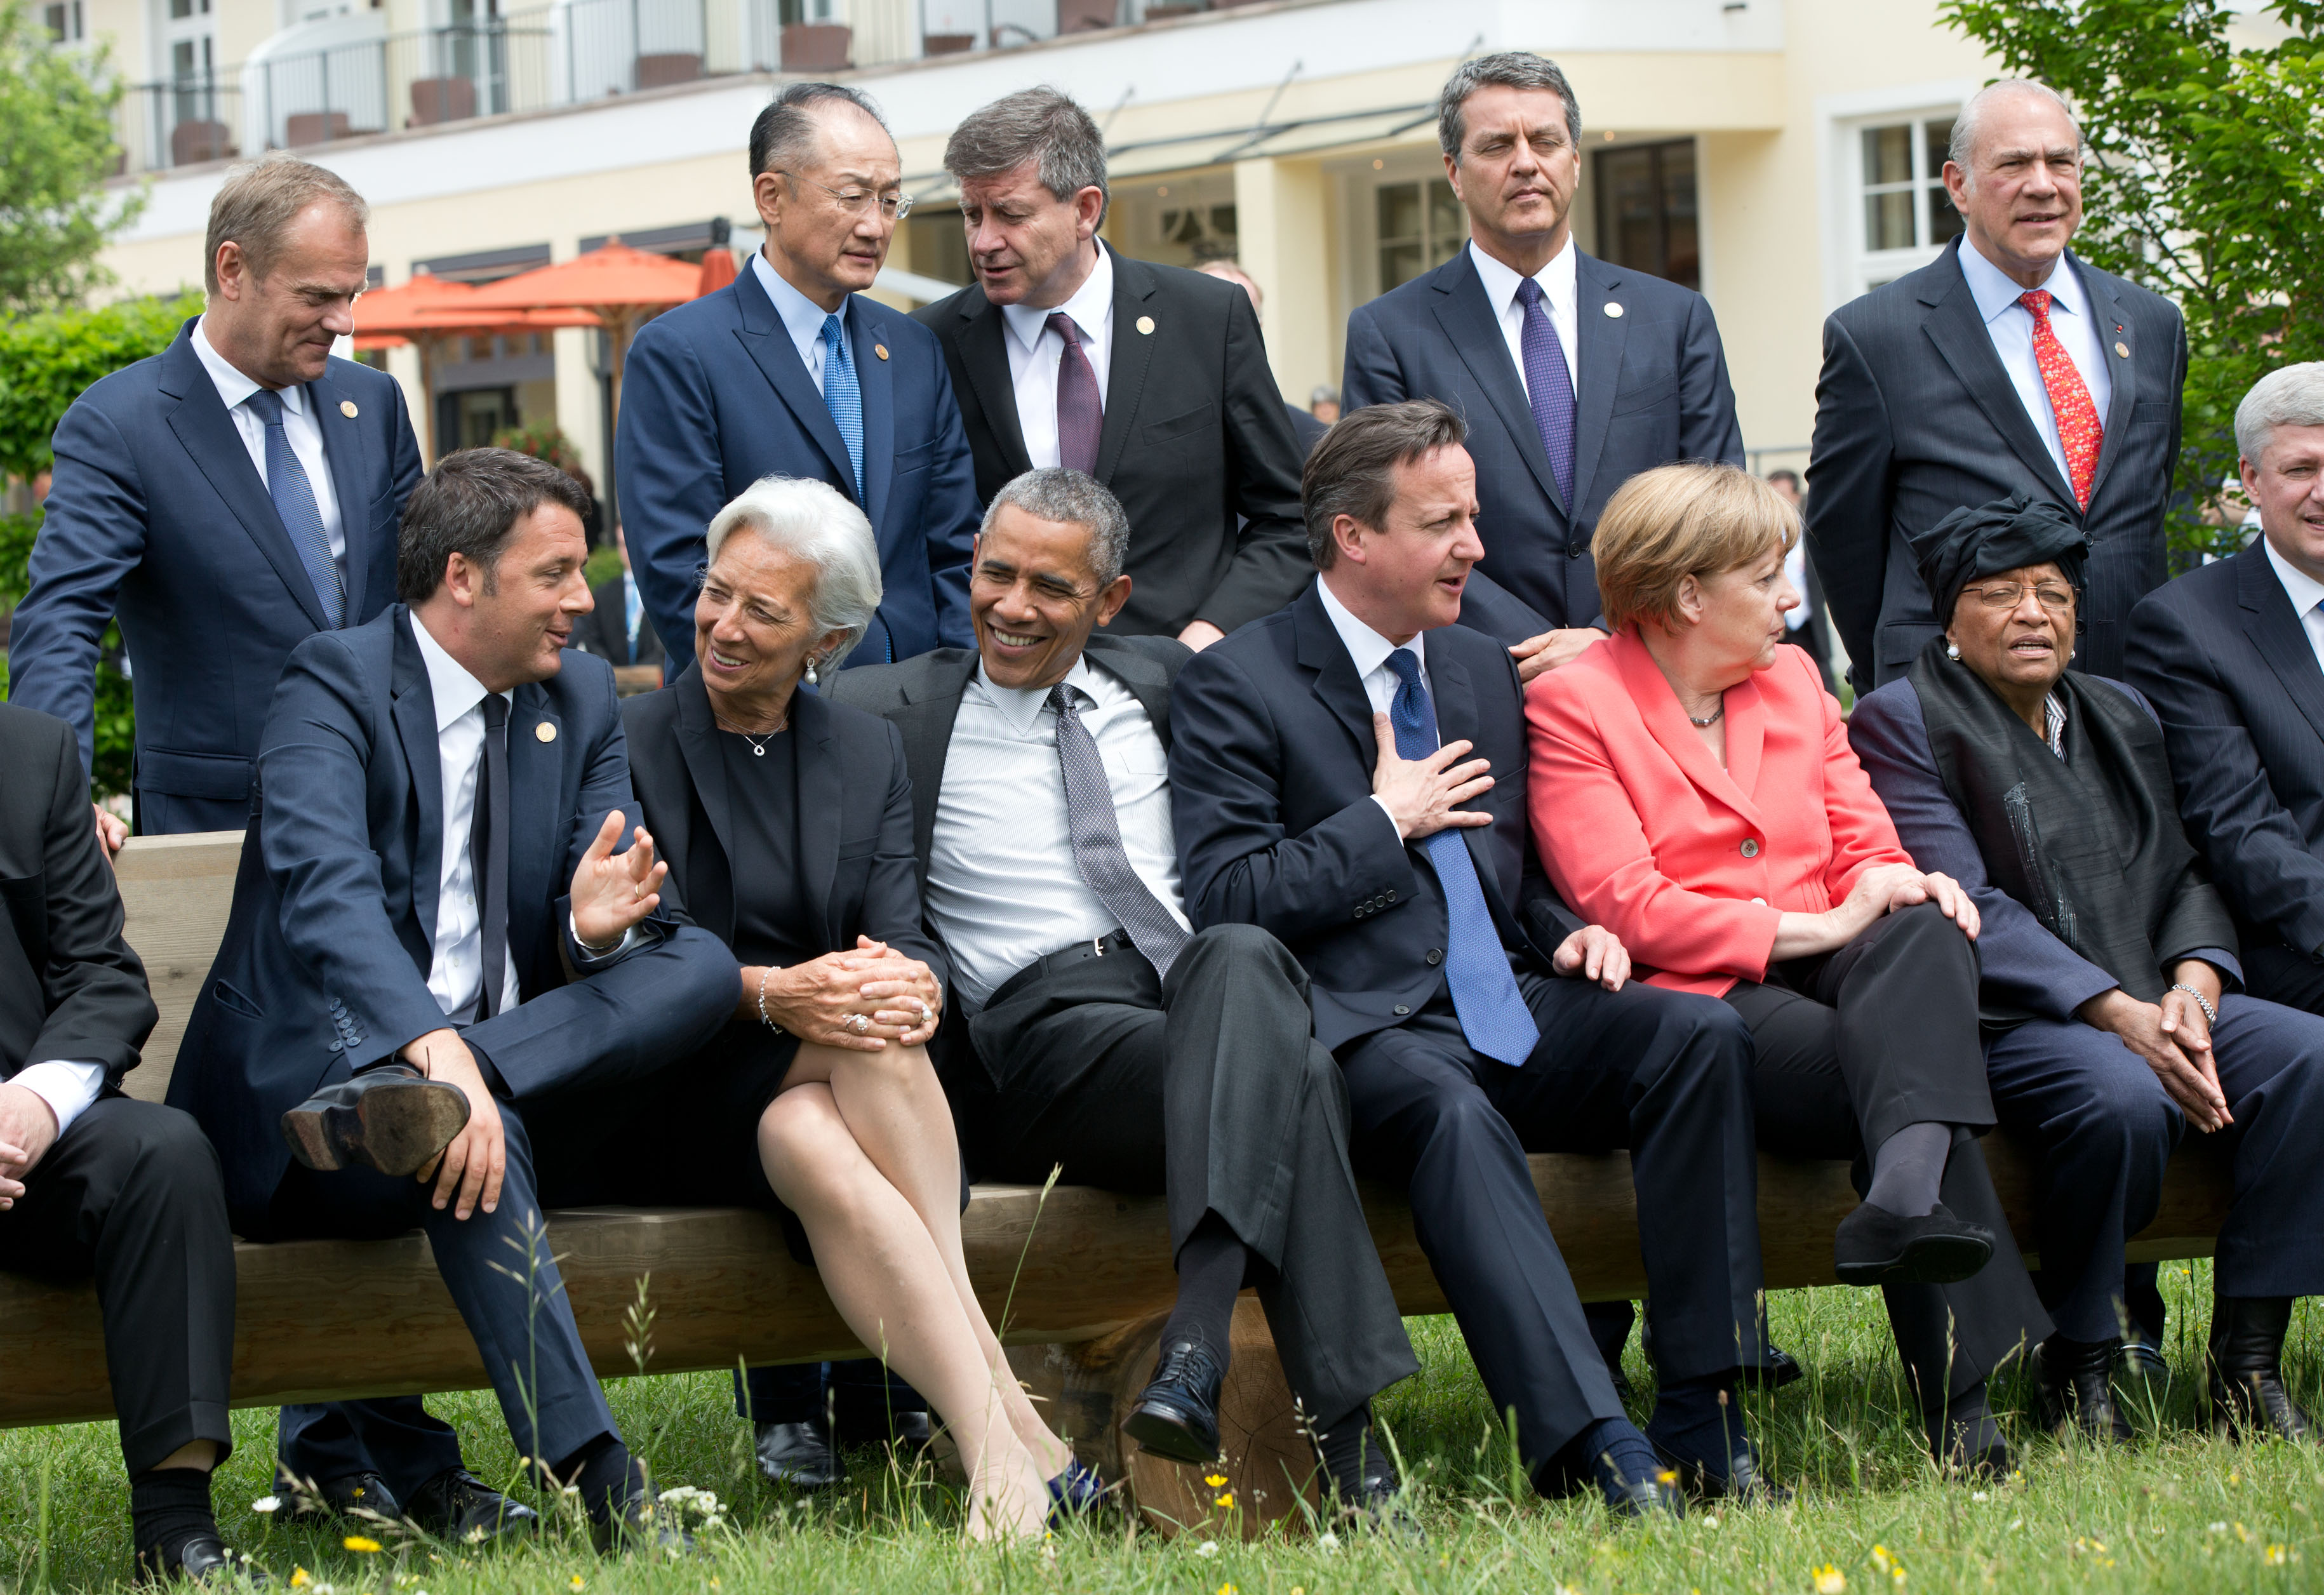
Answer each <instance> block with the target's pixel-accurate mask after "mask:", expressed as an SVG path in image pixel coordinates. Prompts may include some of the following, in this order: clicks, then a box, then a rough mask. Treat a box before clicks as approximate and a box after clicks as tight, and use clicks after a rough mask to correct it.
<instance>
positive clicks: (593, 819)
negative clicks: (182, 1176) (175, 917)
mask: <svg viewBox="0 0 2324 1595" xmlns="http://www.w3.org/2000/svg"><path fill="white" fill-rule="evenodd" d="M414 623H415V622H413V621H412V620H411V618H410V611H409V610H408V609H406V608H405V607H404V606H403V605H402V604H394V605H392V606H391V607H390V608H389V609H388V610H387V611H386V612H385V613H383V614H381V615H380V616H379V617H378V618H377V619H375V620H373V621H371V622H368V623H366V624H364V625H362V626H358V627H355V628H354V629H352V630H349V631H344V632H328V633H326V634H324V635H322V636H318V637H313V638H310V639H309V640H308V641H306V642H304V643H302V644H300V647H299V648H298V649H297V650H295V651H294V652H293V653H292V654H291V662H290V664H289V665H288V666H287V667H285V668H284V670H283V672H282V682H281V686H280V687H278V688H276V690H275V695H274V710H273V713H272V714H271V715H268V716H267V719H266V731H265V735H264V738H263V742H262V743H261V746H260V749H259V754H258V779H259V792H258V796H257V798H256V813H255V817H254V819H253V821H252V825H251V832H250V836H249V838H248V840H247V841H246V842H245V843H244V846H243V853H242V869H241V872H240V874H239V876H238V877H237V878H236V879H235V888H234V910H233V913H232V916H231V917H229V919H228V920H227V922H226V936H225V939H224V940H223V942H222V943H221V944H220V945H219V947H218V953H217V961H216V962H215V963H212V964H211V965H210V971H209V975H208V979H207V980H206V981H205V982H204V983H203V986H202V991H201V994H200V996H199V997H198V999H197V1000H196V1001H195V1004H194V1011H193V1016H192V1018H191V1019H190V1020H189V1022H188V1024H187V1027H186V1037H185V1040H184V1041H183V1042H182V1043H181V1044H180V1046H179V1049H178V1066H177V1070H176V1072H175V1073H174V1074H172V1075H171V1080H170V1103H171V1106H172V1107H179V1108H183V1109H185V1110H186V1111H189V1112H190V1113H192V1114H193V1115H194V1117H195V1118H197V1119H198V1120H200V1121H201V1124H202V1128H203V1129H205V1130H207V1131H208V1134H209V1138H210V1139H211V1140H212V1141H214V1142H215V1143H217V1148H218V1155H219V1157H220V1158H221V1160H222V1161H223V1162H224V1163H225V1165H226V1201H227V1203H228V1205H229V1206H231V1207H233V1208H234V1209H235V1210H236V1211H250V1210H254V1209H256V1208H260V1207H263V1206H264V1204H265V1203H267V1201H268V1200H269V1199H271V1197H272V1194H273V1192H274V1188H275V1186H276V1185H279V1184H280V1183H281V1178H282V1170H283V1168H284V1166H285V1165H286V1163H287V1162H288V1159H289V1157H290V1153H289V1151H288V1149H287V1148H286V1147H285V1146H284V1144H283V1140H282V1136H281V1130H280V1129H279V1128H278V1126H279V1124H280V1122H281V1117H282V1115H283V1113H284V1112H285V1111H288V1110H289V1109H291V1108H292V1107H294V1106H296V1105H297V1104H298V1103H299V1102H301V1101H303V1100H304V1099H305V1098H306V1097H307V1096H309V1094H311V1093H313V1092H314V1091H315V1090H316V1089H317V1088H318V1087H319V1086H321V1085H323V1084H325V1083H328V1082H330V1081H333V1080H340V1079H345V1078H346V1076H347V1075H348V1074H351V1073H353V1072H354V1071H355V1070H357V1069H361V1068H364V1067H367V1066H368V1065H373V1064H375V1063H378V1062H380V1061H382V1060H383V1059H385V1058H387V1057H388V1056H391V1055H392V1054H393V1053H394V1052H395V1051H396V1049H397V1048H399V1047H401V1046H403V1045H404V1044H406V1043H407V1042H410V1041H411V1040H413V1039H415V1038H417V1037H420V1036H424V1035H426V1034H428V1033H429V1031H431V1030H439V1029H442V1028H444V1027H445V1025H446V1024H447V1020H446V1019H445V1017H444V1010H443V1009H442V1008H440V1007H439V1006H438V1004H437V1001H436V999H435V998H434V997H433V996H432V995H430V994H429V990H428V971H429V965H430V964H432V963H434V961H435V940H436V906H437V905H436V894H437V890H438V873H439V871H440V867H441V861H442V856H443V825H444V813H443V809H444V788H443V778H442V774H441V770H440V768H439V766H438V760H437V752H436V748H437V734H436V700H435V696H434V693H433V692H432V691H431V689H430V687H429V680H428V667H427V664H426V661H425V660H424V659H422V658H421V657H420V645H419V643H418V642H416V641H413V640H412V635H411V627H412V626H413V624H414ZM511 696H512V700H513V701H512V705H511V707H510V710H509V719H508V763H509V817H510V838H509V862H508V870H509V879H508V904H509V921H508V957H509V963H510V966H511V967H512V968H513V969H514V970H515V971H516V973H517V982H518V991H520V993H521V995H522V997H523V998H524V999H526V1000H530V998H532V997H534V996H536V995H538V994H539V993H540V992H542V991H549V990H551V989H553V988H555V987H558V986H561V985H563V984H564V983H565V981H566V964H567V959H568V958H570V957H573V956H575V955H576V950H575V949H573V948H571V947H570V945H569V943H570V941H571V937H570V936H569V935H568V934H567V924H566V916H567V908H566V907H565V895H566V891H567V885H568V883H569V882H570V881H571V880H572V877H573V871H574V867H575V866H576V864H578V863H579V862H580V860H581V855H582V853H585V852H586V851H587V849H588V846H589V844H590V843H591V841H593V840H594V839H595V835H596V833H597V827H598V826H599V825H602V824H603V823H604V816H605V815H606V813H607V812H608V811H610V810H612V809H616V808H618V809H621V810H622V811H623V812H624V813H625V814H629V815H632V816H634V815H635V813H636V804H635V800H634V799H633V798H632V796H631V793H630V771H629V764H628V761H627V760H626V759H625V758H624V756H623V753H622V718H621V714H620V711H619V709H618V707H617V705H616V702H615V699H614V696H613V668H612V667H611V666H609V665H607V664H605V663H604V661H602V660H599V659H592V658H590V657H588V656H587V655H586V654H582V653H579V652H577V651H576V650H570V649H568V650H566V652H565V655H564V660H563V664H562V666H561V668H559V669H558V673H557V674H556V675H555V676H552V677H551V678H549V679H548V680H547V681H541V682H534V683H530V684H528V685H526V686H523V687H518V688H517V689H516V690H515V692H514V693H513V694H512V695H511ZM542 726H547V727H549V728H550V730H551V732H552V733H553V734H552V735H551V736H550V738H549V740H548V741H546V742H544V741H542V740H541V738H540V735H539V728H540V727H542ZM656 919H657V920H658V921H660V923H654V922H649V923H650V926H651V929H650V932H649V935H648V936H647V937H646V938H645V939H646V943H647V945H651V944H653V943H654V942H655V941H657V940H658V939H659V937H660V936H662V935H663V934H665V933H667V932H668V931H669V929H670V925H669V922H668V921H667V920H666V919H664V918H663V916H662V914H661V912H660V911H659V910H658V911H657V915H656ZM687 934H689V935H691V934H693V933H690V932H689V933H687ZM625 956H635V950H632V952H631V953H630V954H625ZM601 967H602V966H601ZM525 1011H526V1010H523V1009H512V1010H509V1011H508V1014H507V1015H506V1016H505V1018H504V1019H495V1020H494V1022H495V1023H506V1022H508V1021H511V1020H515V1019H518V1017H519V1016H520V1015H521V1014H523V1013H524V1012H525ZM493 1063H494V1065H496V1066H497V1067H498V1068H499V1069H500V1071H501V1073H502V1074H503V1078H505V1079H506V1080H507V1082H508V1084H509V1086H510V1087H511V1089H512V1090H513V1091H515V1092H517V1093H520V1094H521V1093H522V1092H523V1091H524V1089H525V1088H526V1086H527V1085H528V1084H530V1083H531V1082H530V1081H529V1080H526V1079H523V1078H521V1077H519V1076H518V1075H517V1074H515V1072H514V1067H513V1064H512V1056H495V1057H494V1058H493Z"/></svg>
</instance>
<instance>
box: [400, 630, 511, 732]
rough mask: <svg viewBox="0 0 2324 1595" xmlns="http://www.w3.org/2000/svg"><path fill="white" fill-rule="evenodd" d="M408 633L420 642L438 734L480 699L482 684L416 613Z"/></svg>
mask: <svg viewBox="0 0 2324 1595" xmlns="http://www.w3.org/2000/svg"><path fill="white" fill-rule="evenodd" d="M411 636H412V639H413V641H417V642H418V643H419V644H420V659H422V660H424V661H425V662H426V663H427V666H428V692H429V696H431V697H433V698H434V699H435V700H436V734H437V735H438V736H442V735H443V734H444V731H445V728H446V727H447V726H449V725H450V724H452V722H454V721H455V720H457V719H458V718H460V716H461V715H466V713H467V712H468V711H469V710H471V709H473V708H475V706H476V705H478V704H481V703H483V702H484V697H485V696H486V695H485V692H484V683H483V682H481V681H479V680H477V679H476V678H475V677H474V676H471V675H469V674H468V667H467V666H466V665H464V664H462V663H461V662H460V661H459V660H458V659H454V658H453V657H452V656H451V655H450V654H449V653H447V652H446V651H445V649H444V645H443V644H442V643H440V642H438V641H436V639H435V637H434V636H433V635H431V634H430V633H429V630H428V624H427V622H425V621H422V620H421V619H420V616H419V615H418V614H416V613H415V614H414V615H412V617H411ZM502 696H507V695H506V694H503V695H502Z"/></svg>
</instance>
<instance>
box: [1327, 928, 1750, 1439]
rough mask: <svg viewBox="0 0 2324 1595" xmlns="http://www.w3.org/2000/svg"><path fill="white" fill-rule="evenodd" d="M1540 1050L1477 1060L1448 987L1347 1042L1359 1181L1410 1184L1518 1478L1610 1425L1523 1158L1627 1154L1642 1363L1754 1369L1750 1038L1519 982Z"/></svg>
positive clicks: (1586, 991)
mask: <svg viewBox="0 0 2324 1595" xmlns="http://www.w3.org/2000/svg"><path fill="white" fill-rule="evenodd" d="M1517 983H1518V987H1519V989H1520V991H1523V993H1524V995H1525V1000H1526V1007H1527V1008H1528V1009H1530V1010H1532V1013H1533V1017H1534V1022H1535V1025H1536V1026H1538V1027H1539V1028H1540V1030H1541V1037H1542V1039H1541V1044H1540V1046H1536V1047H1535V1049H1534V1053H1533V1056H1531V1057H1530V1058H1528V1059H1527V1060H1526V1064H1525V1066H1524V1067H1522V1068H1514V1069H1513V1068H1510V1067H1509V1066H1508V1065H1506V1064H1502V1063H1499V1062H1496V1061H1495V1060H1493V1059H1491V1058H1489V1057H1485V1056H1481V1055H1480V1054H1478V1053H1476V1052H1474V1051H1472V1050H1471V1048H1470V1046H1469V1044H1468V1041H1467V1039H1466V1038H1465V1037H1463V1036H1462V1031H1461V1021H1460V1019H1459V1018H1458V1017H1457V1016H1456V1015H1455V1013H1454V1012H1453V1010H1452V1001H1451V1000H1450V998H1449V997H1447V996H1446V995H1445V994H1444V993H1443V991H1439V992H1438V994H1437V996H1436V997H1435V999H1434V1000H1432V1001H1431V1002H1430V1003H1429V1004H1428V1005H1427V1006H1426V1007H1425V1008H1424V1009H1423V1010H1421V1011H1420V1012H1419V1013H1417V1014H1416V1015H1414V1016H1413V1017H1412V1018H1411V1019H1408V1020H1406V1022H1405V1023H1404V1024H1402V1025H1400V1026H1398V1027H1397V1028H1394V1029H1388V1030H1380V1031H1377V1032H1375V1033H1374V1034H1372V1035H1369V1036H1366V1037H1361V1038H1360V1039H1358V1040H1356V1041H1353V1042H1351V1043H1349V1044H1348V1045H1347V1046H1343V1047H1342V1048H1341V1049H1340V1062H1341V1065H1342V1068H1343V1069H1344V1070H1345V1071H1346V1073H1347V1078H1348V1095H1349V1100H1350V1102H1351V1105H1352V1108H1353V1111H1354V1116H1355V1127H1356V1134H1355V1147H1354V1149H1355V1157H1356V1163H1357V1166H1359V1167H1360V1168H1361V1169H1363V1170H1364V1172H1365V1173H1367V1174H1370V1175H1377V1176H1379V1177H1381V1178H1384V1179H1389V1180H1393V1181H1395V1182H1396V1183H1397V1184H1398V1185H1406V1186H1408V1187H1409V1189H1410V1191H1411V1195H1412V1212H1413V1220H1414V1224H1415V1228H1416V1230H1417V1231H1418V1233H1419V1239H1420V1244H1421V1249H1423V1250H1424V1251H1425V1252H1426V1253H1427V1254H1428V1260H1429V1263H1430V1265H1431V1267H1433V1268H1434V1269H1435V1272H1436V1280H1437V1283H1438V1284H1439V1285H1440V1286H1443V1291H1444V1295H1445V1299H1446V1300H1447V1301H1449V1302H1450V1303H1451V1304H1452V1311H1453V1314H1454V1315H1455V1316H1456V1317H1458V1318H1459V1319H1460V1321H1461V1332H1462V1336H1463V1337H1464V1338H1465V1339H1466V1340H1467V1341H1468V1343H1469V1351H1470V1355H1471V1356H1472V1357H1473V1358H1475V1359H1476V1363H1477V1371H1478V1373H1479V1374H1480V1375H1481V1376H1482V1377H1483V1378H1484V1382H1485V1391H1486V1394H1487V1395H1489V1397H1491V1398H1492V1402H1493V1410H1494V1411H1495V1412H1496V1413H1497V1414H1498V1413H1506V1412H1508V1411H1509V1410H1510V1409H1511V1408H1515V1409H1516V1412H1517V1444H1518V1449H1519V1452H1520V1453H1521V1454H1522V1455H1523V1456H1524V1458H1525V1461H1526V1465H1527V1466H1528V1467H1533V1468H1537V1467H1539V1466H1540V1465H1541V1464H1542V1463H1544V1462H1546V1461H1549V1460H1550V1459H1551V1458H1553V1457H1554V1456H1555V1455H1556V1454H1557V1452H1559V1451H1561V1450H1562V1449H1563V1448H1564V1446H1565V1444H1566V1443H1567V1442H1568V1441H1570V1440H1572V1439H1573V1438H1574V1437H1575V1436H1576V1435H1578V1434H1581V1433H1582V1431H1583V1430H1585V1429H1587V1428H1589V1427H1590V1426H1591V1424H1594V1423H1597V1422H1598V1421H1600V1419H1605V1418H1614V1417H1619V1416H1621V1415H1622V1406H1621V1403H1620V1402H1619V1401H1618V1399H1616V1397H1615V1395H1614V1386H1613V1382H1612V1380H1611V1378H1609V1375H1608V1373H1607V1369H1606V1365H1605V1362H1604V1360H1602V1359H1601V1358H1600V1356H1599V1354H1598V1351H1597V1348H1596V1347H1595V1346H1594V1345H1592V1344H1591V1338H1590V1331H1589V1326H1588V1324H1587V1323H1585V1322H1584V1319H1583V1315H1582V1303H1581V1301H1580V1299H1579V1298H1578V1297H1577V1296H1576V1295H1575V1294H1574V1288H1573V1282H1572V1277H1570V1276H1569V1275H1568V1274H1567V1273H1566V1269H1565V1261H1564V1259H1563V1257H1561V1256H1560V1255H1559V1253H1558V1249H1557V1242H1556V1240H1555V1239H1554V1237H1553V1236H1552V1235H1551V1233H1550V1229H1549V1223H1548V1221H1547V1220H1546V1219H1545V1218H1544V1216H1543V1214H1542V1211H1541V1199H1540V1197H1539V1195H1538V1194H1536V1193H1535V1189H1534V1184H1533V1176H1532V1172H1531V1170H1530V1169H1529V1167H1528V1166H1527V1165H1526V1153H1528V1152H1603V1151H1608V1150H1610V1149H1613V1148H1628V1149H1629V1153H1630V1164H1631V1173H1632V1178H1633V1181H1634V1183H1635V1185H1636V1187H1637V1204H1638V1243H1639V1249H1640V1251H1641V1252H1642V1253H1643V1254H1644V1257H1645V1260H1646V1279H1647V1283H1648V1287H1649V1290H1648V1294H1649V1301H1648V1305H1647V1309H1646V1311H1647V1315H1648V1318H1649V1320H1650V1322H1651V1323H1652V1324H1653V1326H1654V1334H1655V1355H1656V1357H1657V1358H1658V1359H1659V1360H1660V1361H1661V1363H1662V1366H1663V1369H1664V1370H1665V1373H1666V1374H1668V1375H1669V1376H1670V1377H1672V1378H1692V1377H1699V1376H1702V1375H1706V1374H1714V1373H1717V1372H1720V1371H1721V1370H1723V1369H1734V1368H1736V1367H1738V1366H1740V1365H1752V1366H1757V1364H1758V1363H1759V1362H1760V1360H1762V1357H1763V1355H1764V1352H1763V1342H1764V1334H1763V1331H1762V1327H1761V1311H1760V1301H1759V1297H1760V1271H1759V1228H1758V1215H1757V1192H1758V1166H1757V1159H1756V1157H1755V1154H1754V1153H1753V1151H1752V1148H1751V1103H1750V1094H1749V1084H1748V1082H1749V1077H1750V1067H1751V1038H1750V1036H1749V1034H1748V1032H1747V1031H1746V1030H1745V1028H1744V1026H1743V1022H1742V1020H1741V1019H1738V1017H1737V1016H1736V1014H1735V1013H1734V1011H1733V1010H1730V1009H1729V1008H1727V1007H1725V1006H1724V1005H1722V1004H1720V1003H1719V1002H1717V1001H1714V1000H1711V998H1708V997H1697V996H1692V995H1688V994H1685V993H1682V992H1674V991H1660V990H1657V989H1655V988H1654V987H1651V986H1644V985H1637V984H1633V985H1630V986H1628V987H1626V988H1624V989H1623V990H1622V991H1605V990H1604V989H1603V988H1601V987H1600V986H1599V985H1597V984H1596V983H1595V982H1589V981H1582V980H1545V979H1543V978H1541V977H1539V976H1536V975H1533V974H1530V973H1521V974H1520V975H1519V976H1518V977H1517Z"/></svg>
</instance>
